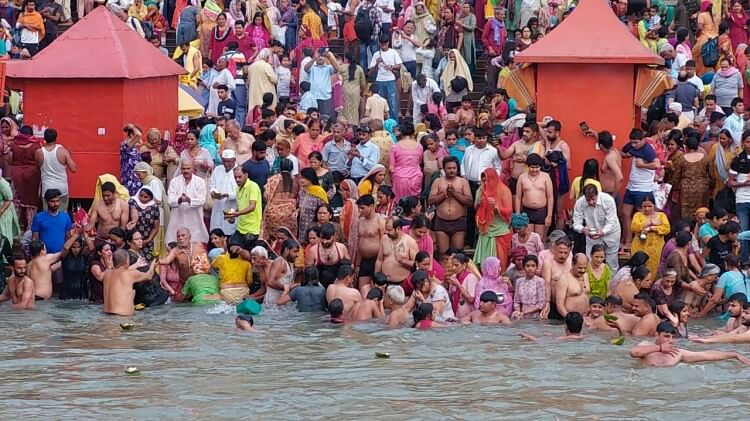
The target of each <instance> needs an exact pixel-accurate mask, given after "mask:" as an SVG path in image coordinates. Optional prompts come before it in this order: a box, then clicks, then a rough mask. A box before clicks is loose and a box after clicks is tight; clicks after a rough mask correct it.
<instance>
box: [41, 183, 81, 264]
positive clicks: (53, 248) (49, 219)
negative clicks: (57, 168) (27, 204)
mask: <svg viewBox="0 0 750 421" xmlns="http://www.w3.org/2000/svg"><path fill="white" fill-rule="evenodd" d="M61 198H62V193H61V192H60V190H58V189H49V190H47V191H45V192H44V200H45V201H46V202H47V210H46V211H43V212H39V213H37V214H36V215H34V219H33V221H32V222H31V233H32V234H31V235H32V237H31V238H32V240H42V241H43V242H44V244H45V245H46V246H47V252H48V253H58V252H60V251H62V249H63V245H64V244H65V240H67V239H68V237H70V235H71V230H72V229H73V221H71V220H70V215H68V213H67V212H64V211H63V212H61V211H60V200H61Z"/></svg>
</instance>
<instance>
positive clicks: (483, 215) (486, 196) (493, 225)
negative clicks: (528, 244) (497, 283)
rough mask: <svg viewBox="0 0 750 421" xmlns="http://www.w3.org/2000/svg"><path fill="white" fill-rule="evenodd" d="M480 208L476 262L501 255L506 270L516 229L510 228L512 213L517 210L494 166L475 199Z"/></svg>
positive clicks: (477, 218) (485, 174)
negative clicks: (514, 209) (514, 208)
mask: <svg viewBox="0 0 750 421" xmlns="http://www.w3.org/2000/svg"><path fill="white" fill-rule="evenodd" d="M474 206H475V207H476V209H477V214H476V222H477V229H478V230H479V239H478V240H477V247H476V251H475V252H474V263H476V264H477V265H481V264H482V262H484V259H485V258H487V257H489V256H497V258H498V259H500V263H501V265H502V268H503V270H505V268H507V267H508V253H509V252H510V247H511V240H512V239H513V231H512V230H511V228H510V223H509V222H510V215H511V213H512V211H513V198H512V196H511V193H510V189H509V188H508V186H506V185H505V184H504V183H503V182H502V180H500V176H499V175H498V174H497V172H496V171H495V169H494V168H487V169H486V170H484V172H483V173H482V185H481V186H479V190H477V197H476V199H475V200H474Z"/></svg>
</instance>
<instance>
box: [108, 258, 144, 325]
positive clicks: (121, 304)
mask: <svg viewBox="0 0 750 421" xmlns="http://www.w3.org/2000/svg"><path fill="white" fill-rule="evenodd" d="M141 276H143V273H142V272H140V271H138V270H134V269H123V268H116V269H110V270H108V271H107V272H105V273H104V281H103V284H104V312H105V313H108V314H117V315H120V316H132V315H133V313H134V307H133V299H134V298H135V290H134V289H133V284H134V283H135V282H137V281H138V279H139V278H140V277H141Z"/></svg>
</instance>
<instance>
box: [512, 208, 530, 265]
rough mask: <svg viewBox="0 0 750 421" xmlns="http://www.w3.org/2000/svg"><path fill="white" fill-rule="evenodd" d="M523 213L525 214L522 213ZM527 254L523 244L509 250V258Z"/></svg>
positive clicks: (513, 258) (514, 258)
mask: <svg viewBox="0 0 750 421" xmlns="http://www.w3.org/2000/svg"><path fill="white" fill-rule="evenodd" d="M524 215H525V214H524ZM528 255H529V251H528V250H527V249H526V247H524V246H517V247H516V248H514V249H513V251H511V252H510V260H511V261H513V260H516V259H517V258H519V257H526V256H528Z"/></svg>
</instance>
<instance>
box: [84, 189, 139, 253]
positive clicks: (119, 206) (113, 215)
mask: <svg viewBox="0 0 750 421" xmlns="http://www.w3.org/2000/svg"><path fill="white" fill-rule="evenodd" d="M89 215H90V218H89V224H88V225H86V231H89V230H91V229H92V228H94V227H96V237H97V238H98V239H99V240H108V239H109V230H111V229H112V228H115V227H120V228H125V225H127V224H128V215H129V210H128V204H127V202H125V201H124V200H122V199H121V198H120V197H119V196H118V195H117V189H116V188H115V185H114V184H113V183H110V182H109V181H108V182H106V183H104V184H102V200H95V201H94V204H93V205H92V206H91V210H90V211H89ZM97 222H98V224H97Z"/></svg>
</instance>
